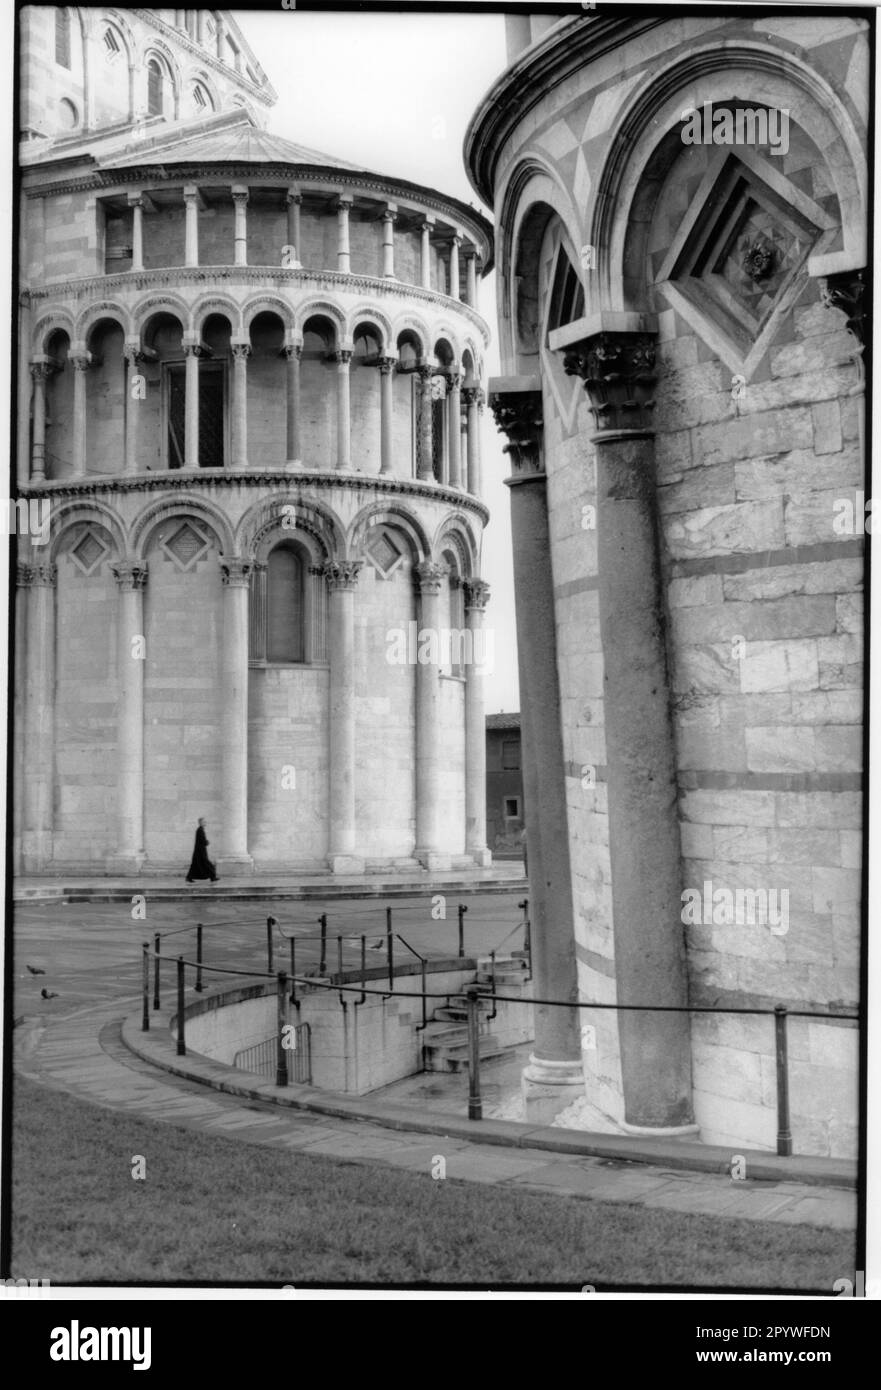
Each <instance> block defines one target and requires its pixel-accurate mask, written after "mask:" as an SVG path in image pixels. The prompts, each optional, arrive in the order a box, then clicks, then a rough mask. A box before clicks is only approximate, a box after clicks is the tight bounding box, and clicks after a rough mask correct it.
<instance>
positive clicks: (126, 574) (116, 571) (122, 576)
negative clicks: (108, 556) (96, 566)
mask: <svg viewBox="0 0 881 1390" xmlns="http://www.w3.org/2000/svg"><path fill="white" fill-rule="evenodd" d="M110 569H111V571H112V573H113V576H114V578H115V579H116V582H117V584H118V585H119V587H120V589H145V588H146V587H147V565H146V562H145V561H143V560H140V561H133V560H114V562H113V563H112V564H111V566H110Z"/></svg>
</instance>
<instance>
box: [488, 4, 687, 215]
mask: <svg viewBox="0 0 881 1390" xmlns="http://www.w3.org/2000/svg"><path fill="white" fill-rule="evenodd" d="M666 22H667V18H666V15H665V14H664V13H663V11H662V12H661V13H660V14H651V13H649V14H648V15H647V16H645V17H643V15H637V14H634V12H633V11H630V13H629V14H627V15H626V16H624V17H617V16H615V15H613V14H602V13H597V12H596V11H591V12H590V13H588V14H583V15H575V16H574V17H573V18H572V19H570V20H568V21H566V22H565V23H563V24H560V25H558V26H557V27H556V28H554V29H552V30H551V31H550V33H549V34H548V35H547V37H546V38H544V39H543V40H541V41H540V42H539V43H537V44H534V45H533V46H532V47H530V48H528V49H527V50H526V51H525V53H523V54H522V55H521V57H519V58H518V59H517V60H516V61H515V62H514V63H513V64H512V66H511V67H509V68H507V69H506V70H505V72H504V73H502V76H501V77H500V78H498V79H497V81H496V82H494V83H493V85H492V87H490V89H489V91H488V92H487V93H486V95H485V96H484V98H483V100H482V101H481V103H480V105H479V106H478V108H477V110H476V111H475V113H474V115H473V116H472V117H471V120H470V122H469V125H468V129H467V130H466V132H465V139H464V142H463V146H462V152H463V157H464V160H465V169H466V171H467V173H468V177H469V179H470V180H471V186H472V187H473V189H474V191H475V192H476V193H477V196H478V197H479V198H481V199H482V200H483V202H484V203H486V205H487V207H490V208H491V207H492V206H493V203H494V196H495V170H496V164H497V162H498V158H499V154H500V152H501V150H502V149H503V147H504V145H505V143H506V141H507V140H508V139H509V138H510V136H511V134H512V132H513V131H514V130H515V129H516V127H517V126H518V125H520V124H521V122H522V121H523V120H524V119H525V118H526V116H527V115H528V113H529V112H530V111H531V110H532V108H533V107H534V106H537V105H538V103H539V102H540V101H543V100H544V99H545V98H546V97H547V96H548V94H549V93H550V92H552V91H553V90H554V89H555V88H556V87H558V86H559V85H560V83H561V82H565V81H566V79H567V78H568V77H571V76H572V74H573V73H576V72H578V71H579V70H580V69H582V68H585V67H588V66H589V65H590V64H592V63H593V62H595V61H596V60H597V59H598V58H601V57H603V56H604V55H605V54H607V53H611V52H613V51H614V49H616V48H619V47H620V46H621V44H622V43H624V42H625V41H626V40H628V39H631V38H633V37H635V36H636V35H638V34H644V33H646V32H647V31H648V30H649V29H654V28H655V27H656V26H657V25H659V24H664V23H666Z"/></svg>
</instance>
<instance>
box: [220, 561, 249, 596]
mask: <svg viewBox="0 0 881 1390" xmlns="http://www.w3.org/2000/svg"><path fill="white" fill-rule="evenodd" d="M253 568H254V564H253V561H251V560H244V559H242V557H241V556H240V555H221V556H220V582H221V583H222V584H223V585H224V586H225V587H226V588H228V589H247V587H248V585H249V584H250V582H251V571H252V569H253Z"/></svg>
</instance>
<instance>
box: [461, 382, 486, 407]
mask: <svg viewBox="0 0 881 1390" xmlns="http://www.w3.org/2000/svg"><path fill="white" fill-rule="evenodd" d="M482 399H483V392H482V391H481V389H480V387H479V386H463V387H462V404H463V405H467V406H472V405H480V404H481V402H482Z"/></svg>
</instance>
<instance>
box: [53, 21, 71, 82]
mask: <svg viewBox="0 0 881 1390" xmlns="http://www.w3.org/2000/svg"><path fill="white" fill-rule="evenodd" d="M55 61H56V63H58V65H59V67H62V68H69V67H70V15H69V13H68V12H67V10H56V11H55Z"/></svg>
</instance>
